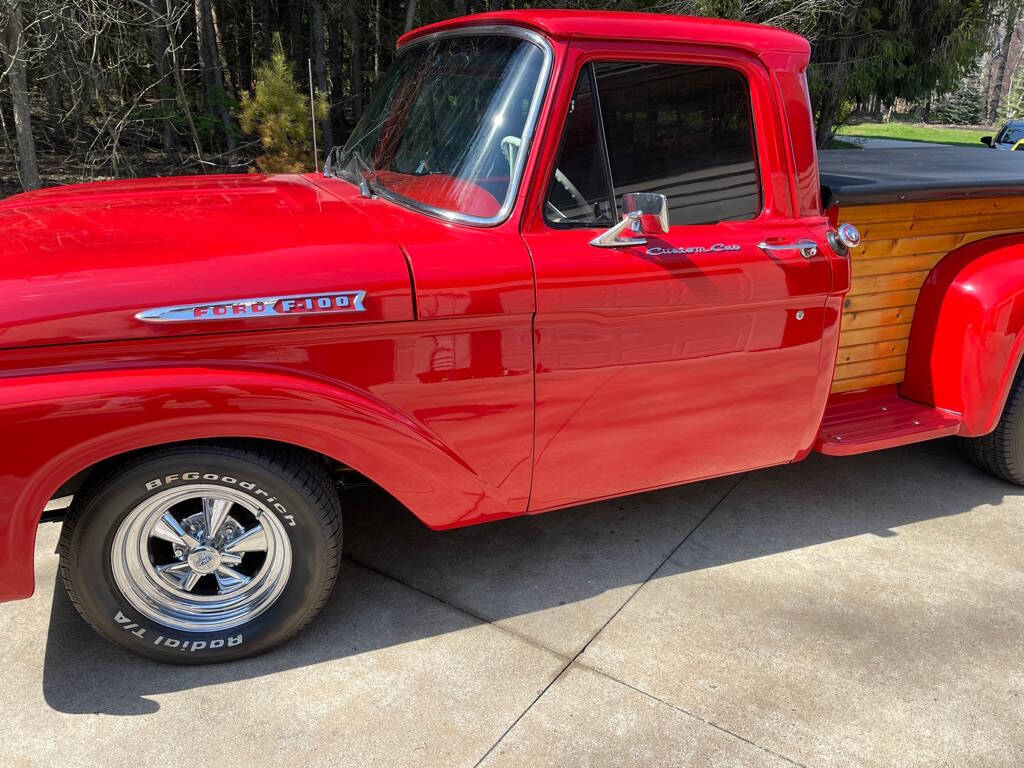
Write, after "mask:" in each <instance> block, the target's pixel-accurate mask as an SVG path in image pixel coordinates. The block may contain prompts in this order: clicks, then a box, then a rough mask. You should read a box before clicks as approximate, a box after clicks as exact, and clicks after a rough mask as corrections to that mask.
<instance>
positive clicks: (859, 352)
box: [836, 339, 908, 365]
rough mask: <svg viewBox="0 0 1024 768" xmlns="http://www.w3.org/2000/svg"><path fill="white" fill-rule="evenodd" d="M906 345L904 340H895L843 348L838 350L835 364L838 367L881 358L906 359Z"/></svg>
mask: <svg viewBox="0 0 1024 768" xmlns="http://www.w3.org/2000/svg"><path fill="white" fill-rule="evenodd" d="M907 343H908V342H907V340H906V339H896V340H894V341H878V342H875V343H873V344H857V345H856V346H850V347H843V348H842V349H840V350H839V357H838V358H837V360H836V363H837V364H838V365H845V364H846V363H862V362H864V361H866V360H874V359H876V358H882V357H894V356H903V357H906V354H907Z"/></svg>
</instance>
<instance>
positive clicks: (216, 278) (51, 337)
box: [0, 174, 413, 348]
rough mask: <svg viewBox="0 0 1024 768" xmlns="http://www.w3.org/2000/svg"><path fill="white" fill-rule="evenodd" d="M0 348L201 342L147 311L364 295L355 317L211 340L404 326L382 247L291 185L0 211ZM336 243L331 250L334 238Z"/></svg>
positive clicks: (132, 192) (128, 190) (249, 178)
mask: <svg viewBox="0 0 1024 768" xmlns="http://www.w3.org/2000/svg"><path fill="white" fill-rule="evenodd" d="M0 231H2V232H3V233H4V241H3V244H2V246H0V348H7V347H16V346H24V345H40V344H67V343H78V342H83V341H102V340H107V339H126V338H139V337H149V338H157V337H166V336H180V335H182V334H193V333H209V332H210V331H211V330H212V329H211V328H210V327H209V325H208V324H178V323H174V324H154V323H141V322H139V321H138V320H137V319H136V318H135V313H136V312H138V311H140V310H144V309H148V308H154V307H161V306H172V305H180V304H196V303H204V302H212V301H220V300H231V299H243V298H257V297H267V296H275V295H277V296H280V295H294V294H304V293H325V292H329V291H335V290H345V289H353V290H365V291H366V292H367V299H366V302H365V307H366V311H364V312H353V313H346V314H322V315H296V316H277V317H274V318H252V319H238V320H234V319H230V320H219V321H218V322H217V331H219V332H225V331H243V330H249V329H266V328H267V327H268V326H269V327H289V328H294V327H298V326H321V325H336V324H339V323H342V324H349V323H365V322H381V321H397V320H411V319H412V316H413V314H412V297H411V289H410V285H409V271H408V268H407V266H406V263H405V259H404V257H403V255H402V251H401V249H400V248H399V247H398V244H397V243H396V242H395V240H394V239H393V238H391V237H390V236H388V234H387V232H386V231H384V230H383V229H382V228H381V227H379V226H373V222H372V220H370V219H367V218H366V217H365V216H360V215H359V214H358V213H357V212H356V211H355V210H354V209H353V208H352V207H351V206H350V205H347V204H346V203H344V202H342V201H340V200H338V199H337V198H335V197H333V196H331V195H329V194H327V193H325V192H324V191H323V190H321V189H319V188H318V187H316V186H314V185H312V184H310V183H308V182H307V181H306V180H305V179H303V178H302V177H297V176H283V177H281V176H272V177H265V176H257V175H254V174H249V175H242V176H205V177H203V176H200V177H188V178H181V179H140V180H135V181H118V182H105V183H98V184H85V185H77V186H74V187H64V188H59V189H54V190H42V191H39V192H33V193H30V194H26V195H16V196H14V197H11V198H8V199H7V200H4V201H3V202H0ZM341 232H343V233H344V238H343V239H342V238H339V233H341Z"/></svg>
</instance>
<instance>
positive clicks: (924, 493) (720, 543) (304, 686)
mask: <svg viewBox="0 0 1024 768" xmlns="http://www.w3.org/2000/svg"><path fill="white" fill-rule="evenodd" d="M347 510H348V511H347V515H348V517H347V520H346V536H347V541H346V549H347V550H348V552H349V553H350V554H349V559H348V561H347V562H346V564H345V567H344V568H343V571H342V577H341V581H340V583H339V586H338V588H337V589H336V590H335V593H334V595H333V597H332V599H331V600H330V602H329V603H328V605H327V607H326V609H325V611H324V613H323V614H322V615H321V616H320V617H319V619H318V620H317V621H316V622H315V624H314V625H313V626H312V627H311V628H310V629H309V630H307V631H306V632H305V633H304V634H303V635H301V636H300V637H299V638H298V639H297V640H296V641H294V642H292V643H290V644H289V645H287V646H286V647H284V648H280V649H278V650H276V651H274V652H272V653H270V654H268V655H265V656H262V657H259V658H255V659H251V660H248V661H245V662H241V663H238V664H233V665H222V666H215V667H200V668H186V667H171V666H163V665H158V664H154V663H151V662H147V661H143V660H141V659H138V658H135V657H133V656H130V655H128V654H125V653H123V652H122V651H119V650H117V649H115V648H113V647H111V646H109V645H107V644H105V643H103V642H102V641H101V640H99V639H98V638H97V637H95V636H94V635H93V633H92V632H91V630H89V629H88V628H87V627H86V626H85V624H84V623H83V622H82V621H81V620H80V619H79V618H78V616H77V615H76V614H75V613H74V611H73V609H72V607H71V606H70V604H69V602H68V600H67V598H66V597H65V596H64V591H63V588H62V587H60V586H59V585H58V584H57V583H56V567H57V558H56V556H55V555H54V554H53V549H54V545H55V543H56V539H57V533H58V530H57V526H55V525H47V526H44V527H43V529H42V530H41V531H40V536H39V545H38V548H37V555H36V557H37V561H36V562H37V574H38V578H39V585H38V589H37V594H36V596H35V597H34V598H33V599H31V600H28V601H23V602H20V603H11V604H6V605H3V606H0V648H2V649H3V650H2V653H3V675H2V676H0V705H2V712H3V717H2V718H0V765H4V766H27V765H31V766H76V767H77V766H92V765H97V766H98V765H102V766H121V765H133V766H165V765H166V766H183V765H203V766H264V765H266V766H303V768H308V766H320V765H324V766H328V765H330V766H364V765H381V766H406V765H415V766H420V765H425V766H435V765H436V766H472V765H476V764H483V765H485V766H510V765H516V766H541V765H551V766H577V765H601V766H603V765H609V766H618V765H644V766H646V765H716V766H718V765H721V766H733V765H747V766H776V765H790V764H803V765H842V766H848V765H878V766H883V765H884V766H889V765H929V766H933V765H956V766H965V765H979V766H980V765H984V766H995V765H1007V766H1011V765H1021V764H1022V762H1024V723H1022V721H1024V653H1022V638H1024V527H1022V525H1021V522H1022V520H1024V494H1022V493H1021V492H1020V491H1019V490H1018V489H1017V488H1015V487H1013V486H1010V485H1007V484H1005V483H1002V482H1000V481H998V480H995V479H992V478H990V477H988V476H986V475H984V474H982V473H981V472H979V471H977V470H975V469H974V468H972V467H971V466H969V465H967V464H966V463H964V462H963V461H961V460H960V459H959V457H958V456H957V455H956V453H955V446H954V445H952V444H950V443H938V444H929V445H924V446H919V447H909V448H905V449H899V450H894V451H888V452H883V453H877V454H872V455H867V456H861V457H857V458H852V459H828V458H824V457H821V456H812V457H811V458H810V459H809V460H808V461H807V462H804V463H802V464H798V465H794V466H789V467H781V468H776V469H770V470H764V471H760V472H753V473H750V474H747V475H745V476H743V477H732V478H725V479H720V480H714V481H709V482H704V483H698V484H695V485H690V486H685V487H680V488H674V489H669V490H664V491H658V492H654V493H646V494H643V495H639V496H634V497H631V498H626V499H619V500H615V501H610V502H604V503H600V504H592V505H589V506H586V507H581V508H577V509H571V510H565V511H561V512H554V513H550V514H548V515H544V516H539V517H535V518H521V519H517V520H510V521H505V522H501V523H494V524H491V525H487V526H481V527H477V528H471V529H464V530H461V531H452V532H447V533H432V532H430V531H428V530H426V529H424V528H422V527H421V526H420V525H419V524H418V523H417V522H416V521H415V520H413V519H412V518H411V516H410V515H408V514H407V513H405V512H404V511H403V510H401V509H399V508H396V506H395V505H394V504H393V503H392V502H390V501H389V500H388V499H387V498H384V497H383V496H382V495H381V494H379V493H376V492H371V491H366V490H364V491H350V492H349V498H348V499H347Z"/></svg>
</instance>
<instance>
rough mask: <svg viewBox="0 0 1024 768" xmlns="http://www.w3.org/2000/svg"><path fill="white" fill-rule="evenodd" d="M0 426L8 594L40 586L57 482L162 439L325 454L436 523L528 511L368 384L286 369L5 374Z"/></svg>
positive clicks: (0, 577) (0, 517)
mask: <svg viewBox="0 0 1024 768" xmlns="http://www.w3.org/2000/svg"><path fill="white" fill-rule="evenodd" d="M0 434H2V435H3V441H2V443H0V500H2V502H3V503H2V504H0V600H4V599H14V598H18V597H27V596H29V595H30V594H31V593H32V589H33V575H32V562H33V547H34V541H35V532H36V527H37V526H38V523H39V519H40V517H41V514H42V509H43V507H44V505H45V504H46V502H47V501H48V500H49V499H50V498H51V496H52V495H53V493H54V492H55V491H56V490H57V489H58V488H59V487H60V485H61V484H63V483H64V482H65V481H67V480H68V479H69V478H70V477H72V476H74V475H75V474H76V473H78V472H80V471H82V470H83V469H86V468H88V467H90V466H93V465H94V464H96V463H97V462H99V461H102V460H104V459H107V458H110V457H112V456H117V455H119V454H122V453H124V452H126V451H132V450H137V449H140V448H146V447H151V446H155V445H159V444H166V443H172V442H178V441H185V440H198V439H210V438H223V437H236V438H238V437H241V438H258V439H265V440H275V441H278V442H282V443H289V444H292V445H296V446H300V447H303V448H307V449H309V450H313V451H317V452H319V453H322V454H324V455H326V456H329V457H331V458H333V459H335V460H337V461H339V462H342V463H343V464H346V465H348V466H350V467H352V468H353V469H355V470H356V471H358V472H360V473H361V474H363V475H365V476H367V477H369V478H370V479H371V480H373V481H374V482H376V483H378V484H379V485H380V486H381V487H383V488H384V489H386V490H387V491H388V492H389V493H391V494H392V495H393V496H395V497H396V498H397V499H398V500H399V501H401V502H402V503H403V504H405V505H406V506H407V507H409V509H410V510H412V511H413V513H414V514H416V515H417V516H418V517H419V518H420V519H421V520H422V521H423V522H424V523H426V524H427V525H428V526H431V527H434V528H445V527H452V526H456V525H462V524H465V523H468V522H475V521H479V520H483V519H488V518H493V517H505V516H508V515H510V514H516V513H518V512H522V511H523V509H521V508H518V507H514V506H513V505H512V504H511V503H510V502H508V501H507V500H506V499H504V498H503V494H502V493H500V492H497V491H496V490H495V489H494V488H491V487H489V486H488V484H486V483H484V482H483V481H482V479H481V478H480V476H479V475H478V474H477V473H476V472H475V471H474V469H473V468H472V467H470V466H469V465H468V464H467V463H466V462H465V461H463V460H462V459H461V458H460V457H459V456H458V455H456V454H455V452H454V451H452V450H451V449H450V448H449V447H448V446H447V445H445V444H444V443H443V442H442V441H441V440H440V439H439V438H438V437H437V436H436V435H435V434H433V433H432V432H431V431H429V430H428V429H426V428H425V427H424V426H423V425H422V424H421V423H420V422H417V421H415V420H413V419H411V418H409V417H408V416H406V415H405V414H404V413H402V412H400V411H398V410H396V409H395V408H393V407H391V406H389V405H387V404H386V403H384V402H382V401H380V400H378V399H376V398H374V397H373V396H372V395H370V394H369V393H367V392H365V391H362V390H358V389H355V388H351V387H346V386H344V385H338V384H336V383H329V384H328V383H325V382H323V381H320V380H316V379H309V378H304V377H301V376H295V375H289V374H281V373H267V372H254V371H250V370H223V369H213V368H192V367H187V368H185V367H182V368H158V369H134V370H115V371H110V370H106V371H98V372H97V371H90V372H83V373H64V374H57V375H40V376H22V377H16V378H11V379H6V380H4V381H3V382H2V386H0ZM520 506H521V505H520Z"/></svg>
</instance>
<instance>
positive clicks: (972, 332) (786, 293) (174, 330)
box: [0, 11, 1024, 600]
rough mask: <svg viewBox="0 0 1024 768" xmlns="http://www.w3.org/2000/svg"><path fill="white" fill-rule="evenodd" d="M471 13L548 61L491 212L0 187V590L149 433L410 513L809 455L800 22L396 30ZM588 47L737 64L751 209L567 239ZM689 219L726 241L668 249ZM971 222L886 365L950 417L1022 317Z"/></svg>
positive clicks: (527, 19)
mask: <svg viewBox="0 0 1024 768" xmlns="http://www.w3.org/2000/svg"><path fill="white" fill-rule="evenodd" d="M497 24H517V25H520V26H525V27H528V28H530V29H533V30H534V31H536V32H538V33H539V34H542V35H544V36H545V37H546V38H547V39H548V41H549V43H550V46H551V51H552V55H553V61H552V73H553V74H552V79H551V86H550V87H549V89H548V93H547V94H546V97H545V102H544V104H543V105H542V107H541V110H540V114H539V119H538V126H539V127H538V132H537V135H536V138H535V140H534V143H533V146H531V147H529V150H528V154H527V155H526V162H525V167H524V173H523V181H522V184H521V186H520V188H519V190H518V192H517V196H516V199H515V205H514V207H513V209H512V211H511V214H510V216H509V217H508V218H507V219H506V220H505V221H503V222H501V223H499V224H497V225H496V226H492V227H473V226H470V225H467V224H461V223H452V222H450V221H447V220H443V219H440V218H432V217H431V216H429V215H426V214H424V213H420V212H417V211H414V210H411V209H409V208H405V207H402V206H400V205H397V204H395V203H391V202H388V201H386V200H382V199H379V198H363V197H361V196H360V194H359V192H358V190H357V189H356V188H355V187H354V186H353V185H351V184H349V183H347V182H344V181H340V180H338V179H332V178H324V177H322V176H317V175H306V176H274V177H264V176H257V175H249V176H212V177H200V178H187V179H162V180H140V181H133V182H116V183H105V184H93V185H79V186H75V187H68V188H64V189H60V190H46V191H42V192H36V193H31V194H27V195H20V196H15V197H13V198H10V199H8V200H6V201H4V202H2V203H0V231H2V232H3V233H4V238H3V240H2V241H0V434H2V435H3V437H4V440H3V441H0V502H2V503H0V600H3V599H12V598H16V597H24V596H27V595H28V594H29V593H30V592H31V590H32V554H33V550H32V547H33V540H34V536H35V529H36V526H37V524H38V520H39V517H40V513H41V510H42V507H43V505H44V504H45V503H46V501H47V500H48V499H49V498H50V497H51V496H52V494H53V493H54V492H55V491H56V490H57V489H58V488H59V487H60V486H61V485H62V484H63V483H64V482H65V481H67V480H68V479H69V478H70V477H72V476H73V475H75V474H76V473H78V472H79V471H81V470H83V469H86V468H88V467H90V466H93V465H94V464H95V463H96V462H98V461H101V460H103V459H105V458H108V457H111V456H116V455H118V454H120V453H123V452H125V451H130V450H134V449H139V448H144V447H148V446H153V445H157V444H165V443H168V442H177V441H184V440H195V439H203V438H217V437H247V438H259V439H267V440H276V441H281V442H286V443H291V444H295V445H299V446H303V447H305V448H308V449H310V450H314V451H318V452H320V453H322V454H324V455H325V456H328V457H330V458H332V459H334V460H336V461H338V462H341V463H343V464H346V465H349V466H351V467H352V468H354V469H356V470H358V471H359V472H361V473H363V474H365V475H366V476H368V477H370V478H371V479H372V480H374V481H376V482H377V483H379V484H380V485H381V486H382V487H384V488H385V489H386V490H388V491H389V492H391V493H392V494H393V495H394V496H396V497H397V498H398V499H399V500H400V501H401V502H402V503H404V504H405V505H406V506H408V507H409V509H411V510H412V511H413V512H414V513H415V514H416V515H417V516H418V517H420V519H422V520H423V521H424V522H425V523H426V524H427V525H430V526H432V527H435V528H447V527H452V526H458V525H466V524H470V523H476V522H482V521H485V520H491V519H496V518H500V517H507V516H510V515H517V514H523V513H525V512H528V511H529V512H535V511H542V510H545V509H550V508H553V507H556V506H564V505H567V504H573V503H578V502H580V501H584V500H587V499H593V498H601V497H606V496H613V495H619V494H623V493H629V492H632V491H637V490H643V489H645V488H651V487H658V486H662V485H668V484H674V483H679V482H684V481H687V480H694V479H698V478H701V477H706V476H711V475H720V474H726V473H728V472H732V471H741V470H747V469H753V468H757V467H761V466H766V465H769V464H774V463H779V462H785V461H791V460H794V459H798V458H802V457H803V456H804V455H806V454H807V452H808V451H810V450H811V448H812V446H813V444H814V441H815V436H816V434H817V432H818V427H819V423H820V421H821V417H822V414H823V412H824V409H825V403H826V399H827V397H828V390H829V385H830V383H831V376H832V371H833V369H834V365H835V359H836V352H837V346H838V331H839V316H840V309H841V302H842V296H843V294H844V293H845V292H846V291H847V290H848V289H849V285H850V266H849V263H848V261H847V260H846V259H844V258H842V257H839V256H836V255H835V254H834V253H833V252H832V251H831V250H830V249H829V248H828V247H827V245H826V244H825V241H824V235H825V231H826V228H827V226H828V222H827V219H826V218H825V217H824V216H822V214H821V212H820V210H819V206H820V199H819V191H818V187H817V175H816V156H815V151H814V148H813V131H812V129H811V126H810V117H809V116H810V108H809V105H808V103H807V95H806V83H805V80H804V72H805V69H806V66H807V60H808V56H809V47H808V45H807V43H806V41H804V40H803V39H802V38H799V37H797V36H795V35H792V34H790V33H787V32H783V31H780V30H774V29H769V28H765V27H757V26H753V25H739V24H734V23H729V22H720V21H714V20H707V19H685V18H674V17H665V16H654V15H636V14H619V13H591V12H587V13H586V14H581V13H573V12H563V11H529V12H516V13H498V14H480V15H477V16H473V17H470V18H467V19H461V20H456V21H450V22H443V23H441V24H438V25H433V26H431V27H426V28H424V29H422V30H417V31H415V32H413V33H410V34H409V35H406V36H404V37H403V38H402V39H401V40H400V41H399V45H400V46H401V45H406V44H408V43H410V42H412V41H415V40H416V39H417V38H419V37H421V36H423V35H428V34H431V33H433V32H438V31H442V30H446V29H451V28H453V27H458V26H476V25H497ZM601 58H614V59H620V60H621V59H623V58H627V59H628V58H635V59H645V60H655V61H666V62H669V61H681V62H688V63H693V62H698V63H700V62H703V63H709V64H718V65H722V66H729V67H733V68H736V69H739V70H741V71H742V72H743V74H744V75H745V76H746V78H747V80H748V81H749V82H750V83H751V86H752V106H753V111H754V115H755V124H756V134H757V136H756V138H757V151H758V163H759V171H760V176H761V182H762V189H763V209H762V212H761V214H760V216H759V217H758V218H757V219H756V220H754V221H750V222H733V223H728V224H721V225H716V226H699V227H674V228H672V230H671V231H670V232H669V233H668V234H666V235H665V236H664V237H663V238H661V239H655V238H652V239H651V242H650V243H649V244H648V247H656V248H661V249H663V250H661V251H659V252H657V253H647V252H646V249H638V248H632V249H617V250H598V249H594V248H591V247H590V246H588V245H587V244H586V243H587V241H588V240H589V239H590V238H591V237H593V235H594V234H595V233H594V232H593V231H581V230H575V231H573V230H553V229H550V228H548V227H547V226H546V224H545V223H544V221H543V217H542V213H541V211H542V205H543V198H544V194H545V192H546V190H547V185H548V180H549V179H550V178H551V174H552V171H553V165H554V163H555V156H556V154H557V151H558V144H559V139H560V136H561V127H562V122H563V120H564V116H565V114H566V112H567V109H568V101H569V98H570V93H571V89H572V88H573V85H574V84H575V79H576V74H577V73H578V71H579V69H580V67H581V66H582V64H583V63H584V62H585V61H588V60H591V59H601ZM392 181H394V180H392ZM403 183H406V184H408V185H410V186H409V187H408V188H407V191H410V193H411V194H413V193H414V196H415V197H417V198H419V199H427V200H432V201H434V202H435V203H437V204H438V205H439V206H441V207H445V206H448V205H450V204H451V202H452V198H453V197H458V198H459V200H460V204H465V203H466V201H469V203H470V207H471V209H472V212H473V213H476V214H477V215H481V216H487V215H490V214H492V213H493V212H494V206H495V205H496V201H494V200H493V198H492V197H491V196H490V194H489V193H487V192H486V191H485V190H483V189H482V188H479V187H475V188H470V187H467V186H465V185H460V184H453V183H452V180H451V179H447V178H445V177H439V176H425V177H410V178H409V179H408V180H407V181H403ZM806 237H810V238H813V239H814V240H816V241H817V242H818V243H819V250H818V254H817V255H816V256H814V257H813V258H810V259H803V258H801V257H800V256H799V255H797V254H796V253H793V254H791V255H789V254H781V255H780V254H776V256H774V257H772V256H768V255H767V254H765V253H763V252H762V251H761V250H760V249H759V248H758V247H757V242H758V241H759V240H761V239H767V240H776V241H783V240H784V241H790V240H796V239H800V238H806ZM713 243H729V244H733V245H736V246H738V250H729V251H722V250H713V249H712V250H709V251H707V252H704V253H690V254H687V255H684V254H681V253H679V252H675V253H673V252H672V250H671V249H674V248H678V247H679V246H682V245H710V244H713ZM988 246H989V248H988V250H985V248H984V247H983V246H978V247H977V248H976V249H975V251H971V252H967V251H966V249H965V252H964V253H963V254H961V255H960V256H958V257H957V259H953V260H947V261H948V262H949V263H948V264H947V263H946V262H943V264H942V265H940V267H939V268H937V269H936V272H935V273H934V274H933V276H932V278H929V285H926V287H925V291H924V292H923V293H922V297H923V298H922V301H923V302H925V303H926V304H927V306H926V307H925V308H924V309H923V310H921V311H919V314H918V317H917V318H915V325H914V335H912V337H911V358H910V360H909V361H908V384H907V388H909V389H910V390H915V391H916V392H917V393H918V396H917V398H916V399H919V400H921V401H922V402H928V399H927V398H933V399H934V401H935V404H936V405H939V406H940V407H942V408H948V407H949V405H948V403H953V402H955V404H956V405H957V406H958V408H955V409H954V410H963V411H964V414H965V424H968V423H970V424H971V425H974V426H972V427H971V428H972V429H974V428H980V427H981V426H984V425H985V424H987V423H989V422H991V419H992V414H993V413H996V412H998V407H1001V400H1000V397H1005V388H1006V386H1007V381H1008V377H1009V376H1012V372H1013V370H1014V367H1015V365H1016V363H1017V360H1018V359H1019V356H1020V328H1021V326H1022V325H1024V308H1022V307H1024V305H1022V301H1021V300H1020V299H1019V297H1020V296H1021V295H1024V277H1021V276H1020V274H1019V273H1020V270H1019V268H1018V269H1017V270H1016V271H1017V272H1018V274H1017V275H1014V274H1013V271H1014V267H1015V265H1016V264H1019V258H1020V247H1019V241H1018V240H1005V241H1000V242H999V243H995V244H993V243H989V244H988ZM971 254H973V256H976V257H977V258H976V259H975V258H972V257H970V256H971ZM1014 259H1016V260H1017V261H1014ZM346 290H365V291H366V292H367V293H366V298H365V311H364V312H353V313H347V314H332V315H303V316H280V317H272V318H271V317H261V318H251V319H235V320H222V321H218V322H216V323H197V324H189V323H184V324H167V325H151V324H145V323H141V322H139V321H138V320H137V319H136V318H135V313H137V312H139V311H140V310H144V309H149V308H156V307H162V306H173V305H180V304H192V303H208V302H214V301H230V300H236V299H244V298H257V297H262V296H273V295H292V294H309V293H329V292H332V291H346ZM972 292H973V293H972ZM1008 296H1009V298H1007V297H1008ZM972 301H973V303H972ZM798 313H800V318H799V319H798V317H797V314H798ZM958 322H959V323H961V324H962V327H959V330H958V326H957V323H958ZM919 323H920V328H919ZM929 333H932V334H933V335H932V338H933V339H934V340H935V342H934V343H933V344H929V341H930V340H929V337H928V334H929ZM940 340H941V344H942V345H949V346H948V348H943V349H940V348H939V346H940V344H939V341H940ZM958 355H963V360H964V361H967V362H966V363H963V362H961V359H960V358H958V357H957V356H958ZM986 355H987V356H989V357H983V356H986ZM954 358H956V359H954ZM981 359H984V360H986V363H987V361H989V360H997V361H999V362H1000V365H1001V367H1000V376H999V381H998V382H994V383H993V382H988V381H987V380H986V381H984V382H981V381H980V380H976V379H978V377H974V378H972V376H971V375H970V373H969V371H970V370H971V369H970V368H969V365H973V364H976V363H978V361H979V360H981ZM915 361H916V362H915ZM915 370H916V373H915ZM915 377H916V378H915ZM956 384H959V385H960V389H959V390H957V391H954V390H956ZM904 395H905V396H912V395H909V394H908V393H907V392H904ZM997 400H998V401H999V402H998V404H996V402H995V401H997ZM652 436H653V438H654V439H651V438H652Z"/></svg>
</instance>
